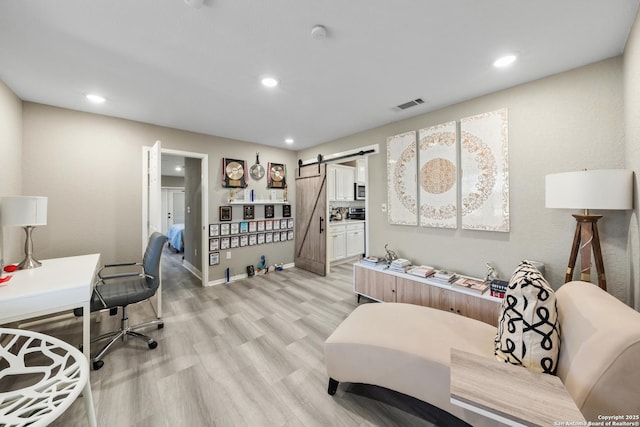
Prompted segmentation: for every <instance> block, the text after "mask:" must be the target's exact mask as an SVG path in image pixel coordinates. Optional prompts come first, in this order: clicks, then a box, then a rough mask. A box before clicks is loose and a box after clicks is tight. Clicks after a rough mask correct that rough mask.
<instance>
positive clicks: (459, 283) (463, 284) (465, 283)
mask: <svg viewBox="0 0 640 427" xmlns="http://www.w3.org/2000/svg"><path fill="white" fill-rule="evenodd" d="M453 286H454V287H460V288H464V289H466V290H468V291H471V292H473V293H476V294H478V295H482V294H483V293H485V292H486V291H487V289H489V283H488V282H487V281H485V280H482V279H473V278H471V277H460V278H459V279H457V280H456V281H455V282H453Z"/></svg>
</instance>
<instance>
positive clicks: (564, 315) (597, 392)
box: [325, 281, 640, 426]
mask: <svg viewBox="0 0 640 427" xmlns="http://www.w3.org/2000/svg"><path fill="white" fill-rule="evenodd" d="M555 295H556V298H557V308H558V319H559V322H560V331H561V335H560V337H561V345H560V351H559V357H558V362H557V376H558V377H559V378H560V380H561V381H562V383H563V384H564V386H565V388H566V389H567V391H568V393H569V395H570V396H571V398H572V399H573V400H574V402H575V403H576V405H577V407H578V409H579V410H580V411H581V412H582V414H583V415H584V417H585V419H586V420H587V421H601V419H599V416H603V415H629V416H634V415H635V416H637V415H638V414H640V369H638V362H640V313H638V312H637V311H635V310H633V309H631V308H630V307H628V306H626V305H625V304H624V303H622V302H620V301H619V300H618V299H616V298H615V297H613V296H611V295H609V294H607V293H606V292H604V291H602V290H601V289H600V288H598V287H597V286H594V285H593V284H591V283H586V282H579V281H576V282H570V283H567V284H564V285H562V286H561V287H560V289H558V290H557V291H556V293H555ZM496 332H497V330H496V328H495V327H493V326H491V325H489V324H486V323H483V322H480V321H477V320H475V319H470V318H466V317H463V316H460V315H457V314H454V313H451V312H447V311H441V310H437V309H434V308H430V307H422V306H417V305H411V304H400V303H375V304H363V305H361V306H359V307H357V308H356V309H355V310H354V311H353V312H352V313H351V314H350V315H349V316H348V317H347V318H346V319H345V320H344V322H343V323H342V324H341V325H339V326H338V328H337V329H336V330H335V331H334V332H333V334H332V335H331V336H330V337H329V338H328V339H327V340H326V342H325V362H326V367H327V373H328V375H329V390H328V391H329V394H332V395H333V394H334V393H335V392H336V390H337V387H338V384H339V382H351V383H365V384H373V385H377V386H381V387H385V388H388V389H391V390H395V391H398V392H400V393H404V394H406V395H409V396H412V397H415V398H417V399H419V400H422V401H424V402H427V403H429V404H431V405H434V406H436V407H438V408H440V409H442V410H444V411H446V412H448V413H450V414H452V415H454V416H456V417H458V418H459V419H461V420H463V421H465V422H467V423H469V424H471V425H473V426H496V425H500V424H499V423H498V422H497V421H494V420H492V419H489V418H487V417H485V416H482V415H479V414H477V413H475V412H472V411H470V410H468V409H463V408H462V407H460V406H457V405H454V404H452V403H451V396H450V369H449V368H450V357H451V349H452V348H456V349H460V350H462V351H465V352H468V353H472V354H475V355H478V356H482V357H486V358H488V359H493V360H495V359H496V357H495V355H494V339H495V338H496ZM522 369H525V368H522ZM636 421H637V420H636Z"/></svg>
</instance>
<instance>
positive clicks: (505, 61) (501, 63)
mask: <svg viewBox="0 0 640 427" xmlns="http://www.w3.org/2000/svg"><path fill="white" fill-rule="evenodd" d="M516 59H517V57H516V56H515V55H506V56H503V57H501V58H498V59H496V60H495V61H494V62H493V66H494V67H497V68H503V67H507V66H509V65H511V64H513V63H514V62H516Z"/></svg>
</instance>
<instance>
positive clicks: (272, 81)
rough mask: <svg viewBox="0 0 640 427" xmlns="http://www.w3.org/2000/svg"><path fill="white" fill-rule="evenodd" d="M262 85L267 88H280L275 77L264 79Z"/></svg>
mask: <svg viewBox="0 0 640 427" xmlns="http://www.w3.org/2000/svg"><path fill="white" fill-rule="evenodd" d="M261 82H262V85H263V86H266V87H276V86H278V80H276V79H274V78H273V77H264V78H263V79H262V80H261Z"/></svg>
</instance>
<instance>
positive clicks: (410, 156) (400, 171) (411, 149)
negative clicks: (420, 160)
mask: <svg viewBox="0 0 640 427" xmlns="http://www.w3.org/2000/svg"><path fill="white" fill-rule="evenodd" d="M415 159H416V143H415V142H412V143H411V144H409V146H408V147H407V148H406V149H405V150H404V151H403V152H402V154H401V155H400V158H399V159H398V162H397V163H396V167H395V169H394V173H393V175H394V176H395V178H396V179H395V180H394V185H393V188H394V190H395V192H396V197H397V198H398V200H400V202H401V203H402V206H404V207H405V208H406V209H407V210H408V211H409V212H411V213H412V214H416V213H417V201H416V197H415V195H413V194H410V193H409V192H408V191H407V187H406V181H407V180H406V175H407V169H408V166H409V165H410V164H412V163H413V164H415V163H414V162H415V161H416V160H415ZM413 167H414V173H415V166H413ZM414 176H415V175H414ZM414 179H415V178H414Z"/></svg>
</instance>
